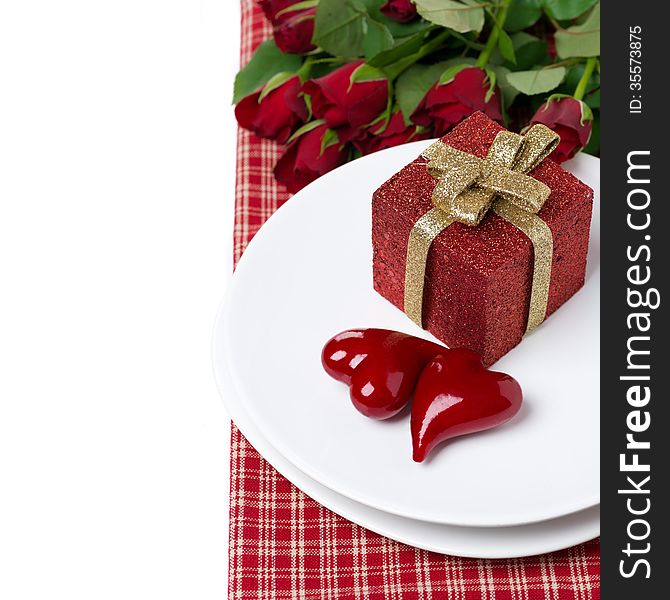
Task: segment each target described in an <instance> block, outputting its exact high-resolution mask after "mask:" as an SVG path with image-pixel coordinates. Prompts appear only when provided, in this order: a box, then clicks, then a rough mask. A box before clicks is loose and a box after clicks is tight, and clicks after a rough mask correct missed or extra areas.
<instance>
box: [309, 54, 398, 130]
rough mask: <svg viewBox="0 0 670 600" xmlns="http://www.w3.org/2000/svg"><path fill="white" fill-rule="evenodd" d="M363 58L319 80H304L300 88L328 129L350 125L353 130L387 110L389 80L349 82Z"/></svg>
mask: <svg viewBox="0 0 670 600" xmlns="http://www.w3.org/2000/svg"><path fill="white" fill-rule="evenodd" d="M362 64H363V61H356V62H353V63H349V64H347V65H344V66H343V67H340V68H339V69H336V70H335V71H333V72H332V73H328V75H325V76H323V77H320V78H319V79H313V80H310V81H306V82H305V85H304V86H303V90H304V91H305V93H306V94H309V95H310V96H311V99H312V113H313V114H314V116H315V117H316V118H317V119H324V120H325V121H326V124H327V125H328V127H330V128H335V127H342V126H343V125H349V126H351V127H353V128H354V129H358V128H359V127H363V126H365V125H368V124H369V123H371V122H372V121H374V119H375V118H376V117H378V116H379V115H380V114H381V113H382V112H384V110H385V109H386V104H387V102H388V92H389V86H388V80H387V79H386V78H385V77H383V75H381V76H380V79H373V80H369V81H354V82H353V83H352V82H351V77H352V75H353V73H354V71H356V69H358V68H359V67H360V66H361V65H362Z"/></svg>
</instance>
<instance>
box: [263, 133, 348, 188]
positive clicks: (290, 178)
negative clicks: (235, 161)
mask: <svg viewBox="0 0 670 600" xmlns="http://www.w3.org/2000/svg"><path fill="white" fill-rule="evenodd" d="M327 131H328V127H327V126H326V125H319V126H318V127H316V128H314V129H312V130H311V131H308V132H307V133H304V134H302V135H301V136H300V137H298V139H296V140H295V141H294V142H293V143H292V144H291V145H290V146H289V147H288V148H287V149H286V152H285V153H284V155H283V156H282V157H281V158H280V159H279V160H278V161H277V164H276V165H275V178H276V179H277V181H278V182H279V183H281V184H283V185H285V186H286V188H287V189H288V191H289V192H291V193H292V194H293V193H295V192H297V191H298V190H301V189H302V188H304V187H305V186H306V185H307V184H308V183H311V182H312V181H314V180H315V179H316V178H317V177H319V176H320V175H323V174H324V173H327V172H328V171H332V170H333V169H334V168H335V167H339V166H340V165H341V164H343V163H344V162H345V161H346V160H347V156H348V154H349V151H348V149H347V148H343V147H342V144H341V143H340V141H339V140H338V139H337V138H336V139H335V140H333V142H332V143H330V144H329V145H327V146H326V147H325V148H324V149H323V151H322V149H321V146H322V142H323V136H324V135H325V134H326V132H327Z"/></svg>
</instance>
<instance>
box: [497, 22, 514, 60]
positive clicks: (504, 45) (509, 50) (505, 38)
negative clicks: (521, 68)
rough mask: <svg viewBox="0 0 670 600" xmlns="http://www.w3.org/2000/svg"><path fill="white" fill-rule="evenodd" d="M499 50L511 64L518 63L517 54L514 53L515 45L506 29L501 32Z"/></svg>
mask: <svg viewBox="0 0 670 600" xmlns="http://www.w3.org/2000/svg"><path fill="white" fill-rule="evenodd" d="M498 50H500V54H502V57H503V58H504V59H505V60H508V61H509V62H511V63H516V54H515V53H514V44H513V43H512V39H511V38H510V37H509V35H508V34H507V32H506V31H505V30H504V29H501V30H500V34H499V37H498Z"/></svg>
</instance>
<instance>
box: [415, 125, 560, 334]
mask: <svg viewBox="0 0 670 600" xmlns="http://www.w3.org/2000/svg"><path fill="white" fill-rule="evenodd" d="M559 142H560V137H559V136H558V135H557V134H556V133H554V132H553V131H552V130H551V129H549V128H548V127H546V126H544V125H539V124H538V125H533V126H532V127H531V128H530V129H528V131H527V132H526V133H525V135H519V134H516V133H512V132H510V131H501V132H500V133H498V135H497V136H496V138H495V140H494V141H493V144H491V147H490V149H489V152H488V154H487V156H486V158H484V159H481V158H478V157H476V156H473V155H472V154H468V153H467V152H461V151H460V150H456V149H455V148H452V147H451V146H449V145H447V144H445V143H444V142H441V141H437V142H435V143H434V144H431V145H430V146H429V147H428V148H427V149H426V150H424V151H423V153H422V156H423V157H424V158H425V159H427V161H428V162H427V169H428V172H429V173H430V175H431V176H432V177H434V178H435V179H437V184H436V185H435V189H434V190H433V196H432V201H433V205H434V208H432V209H431V210H429V211H428V212H427V213H425V214H424V215H423V216H421V217H420V218H419V219H418V221H416V223H415V224H414V226H413V227H412V229H411V231H410V235H409V239H408V243H407V259H406V265H405V294H404V295H405V298H404V309H405V312H406V313H407V315H408V316H409V317H410V318H411V319H412V320H413V321H414V322H415V323H417V324H418V325H419V326H422V324H423V316H422V311H423V292H424V284H425V276H426V264H427V260H428V252H429V250H430V247H431V244H432V243H433V240H434V239H435V238H436V237H437V236H438V235H439V234H440V233H441V232H442V231H444V230H445V229H446V228H447V227H449V226H450V225H451V224H452V223H454V222H457V221H458V222H460V223H464V224H466V225H470V226H473V227H474V226H477V225H479V223H480V221H481V220H482V219H483V218H484V216H485V215H486V213H487V212H488V210H489V209H492V210H493V211H494V212H495V213H496V214H497V215H498V216H499V217H502V218H503V219H505V220H506V221H508V222H509V223H511V224H512V225H514V226H515V227H516V228H517V229H519V230H520V231H522V232H523V233H524V234H525V235H526V236H527V237H528V238H529V239H530V241H531V243H532V244H533V280H532V284H531V293H530V301H529V306H528V318H527V321H526V333H527V332H529V331H532V330H533V329H534V328H535V327H537V326H538V325H539V324H540V323H541V322H542V321H543V320H544V318H545V316H546V311H547V302H548V298H549V284H550V280H551V266H552V256H553V236H552V233H551V229H549V226H548V225H547V224H546V223H545V222H544V221H543V220H542V219H541V218H540V217H538V216H537V213H538V212H539V210H540V209H541V208H542V205H543V204H544V202H545V200H546V199H547V198H548V197H549V195H550V193H551V190H550V189H549V188H548V187H547V186H546V185H545V184H544V183H542V182H540V181H538V180H537V179H534V178H532V177H530V176H529V175H528V172H530V171H532V170H533V169H534V168H535V167H536V166H538V165H539V164H540V163H541V162H542V161H543V160H544V159H545V158H546V157H547V156H549V154H551V153H552V152H553V151H554V150H555V149H556V146H558V144H559Z"/></svg>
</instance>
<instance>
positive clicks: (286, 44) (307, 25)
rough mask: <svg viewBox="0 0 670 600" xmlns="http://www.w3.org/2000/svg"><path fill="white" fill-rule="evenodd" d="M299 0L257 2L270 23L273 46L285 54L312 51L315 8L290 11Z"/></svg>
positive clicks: (265, 0) (260, 0) (262, 0)
mask: <svg viewBox="0 0 670 600" xmlns="http://www.w3.org/2000/svg"><path fill="white" fill-rule="evenodd" d="M298 2H300V0H259V2H258V5H259V6H260V7H261V9H262V10H263V13H264V14H265V17H266V18H267V19H268V21H270V23H272V28H273V34H274V38H275V44H277V47H278V48H279V49H280V50H281V51H282V52H285V53H287V54H304V53H305V52H309V51H310V50H314V48H316V46H315V45H314V44H312V35H313V34H314V15H315V14H316V7H312V8H307V9H297V10H291V7H292V6H293V5H294V4H297V3H298Z"/></svg>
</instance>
